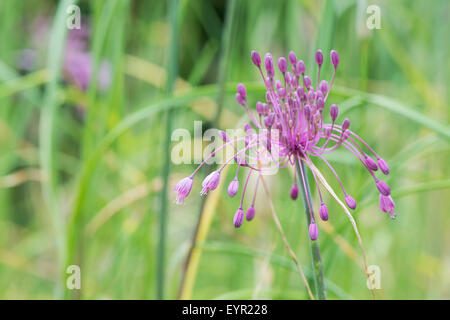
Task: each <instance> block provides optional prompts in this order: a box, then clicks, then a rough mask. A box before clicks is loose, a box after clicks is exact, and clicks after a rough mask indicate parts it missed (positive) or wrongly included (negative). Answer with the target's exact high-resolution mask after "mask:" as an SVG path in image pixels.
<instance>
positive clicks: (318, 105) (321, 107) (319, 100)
mask: <svg viewBox="0 0 450 320" xmlns="http://www.w3.org/2000/svg"><path fill="white" fill-rule="evenodd" d="M324 106H325V102H324V101H323V98H322V97H319V98H318V99H317V108H319V110H322V109H323V108H324Z"/></svg>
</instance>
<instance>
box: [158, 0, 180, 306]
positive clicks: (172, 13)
mask: <svg viewBox="0 0 450 320" xmlns="http://www.w3.org/2000/svg"><path fill="white" fill-rule="evenodd" d="M178 7H179V1H178V0H171V1H170V2H169V23H170V26H171V35H170V44H169V59H168V66H167V70H168V78H167V87H166V90H167V95H168V96H170V95H171V94H172V92H173V87H174V84H175V80H176V78H177V74H178V38H179V21H178V11H179V10H178ZM172 119H173V110H172V109H170V110H169V111H168V112H167V119H166V134H165V138H166V140H165V142H164V146H163V150H164V152H165V155H164V162H163V163H164V166H163V173H162V176H163V188H162V191H161V211H160V217H159V221H160V224H159V242H158V251H157V259H156V263H157V265H156V277H157V280H156V281H157V282H156V297H157V299H164V287H165V282H166V281H165V280H166V274H165V258H166V257H165V251H166V238H167V221H168V217H167V215H168V211H167V188H168V185H169V174H170V137H171V132H172Z"/></svg>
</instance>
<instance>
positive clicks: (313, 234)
mask: <svg viewBox="0 0 450 320" xmlns="http://www.w3.org/2000/svg"><path fill="white" fill-rule="evenodd" d="M309 237H310V238H311V240H313V241H314V240H316V239H317V238H318V237H319V228H317V224H316V223H315V222H314V221H313V222H311V224H310V225H309Z"/></svg>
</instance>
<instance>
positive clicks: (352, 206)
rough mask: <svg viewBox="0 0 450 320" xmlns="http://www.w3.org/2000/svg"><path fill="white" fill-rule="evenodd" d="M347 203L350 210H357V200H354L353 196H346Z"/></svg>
mask: <svg viewBox="0 0 450 320" xmlns="http://www.w3.org/2000/svg"><path fill="white" fill-rule="evenodd" d="M345 203H346V204H347V206H348V207H349V208H350V209H352V210H355V208H356V201H355V199H353V198H352V196H351V195H348V194H347V195H346V196H345Z"/></svg>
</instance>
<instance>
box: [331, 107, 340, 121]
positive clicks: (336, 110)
mask: <svg viewBox="0 0 450 320" xmlns="http://www.w3.org/2000/svg"><path fill="white" fill-rule="evenodd" d="M338 114H339V108H338V106H337V105H335V104H332V105H331V107H330V117H331V120H333V122H334V120H336V118H337V116H338Z"/></svg>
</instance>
